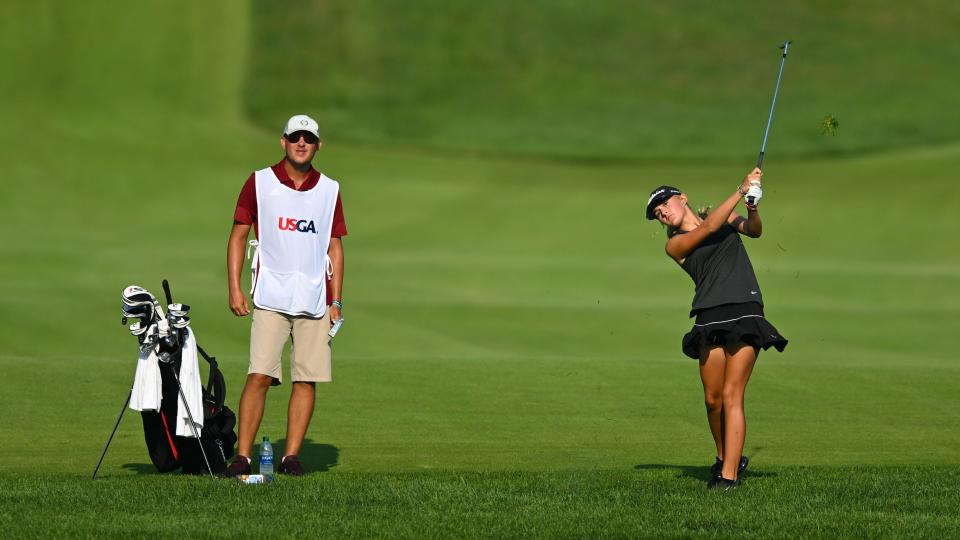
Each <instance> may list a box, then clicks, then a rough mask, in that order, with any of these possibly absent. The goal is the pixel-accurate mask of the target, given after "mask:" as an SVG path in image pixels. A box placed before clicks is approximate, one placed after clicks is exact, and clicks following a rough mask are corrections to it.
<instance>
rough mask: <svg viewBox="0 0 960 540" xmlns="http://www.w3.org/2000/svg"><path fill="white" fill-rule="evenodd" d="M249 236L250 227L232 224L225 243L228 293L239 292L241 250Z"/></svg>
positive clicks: (241, 264) (241, 265)
mask: <svg viewBox="0 0 960 540" xmlns="http://www.w3.org/2000/svg"><path fill="white" fill-rule="evenodd" d="M249 236H250V225H244V224H243V223H234V224H233V229H231V230H230V239H229V240H228V241H227V286H228V287H229V288H230V292H235V291H241V289H240V273H241V269H242V267H243V250H244V248H245V247H246V245H247V237H249Z"/></svg>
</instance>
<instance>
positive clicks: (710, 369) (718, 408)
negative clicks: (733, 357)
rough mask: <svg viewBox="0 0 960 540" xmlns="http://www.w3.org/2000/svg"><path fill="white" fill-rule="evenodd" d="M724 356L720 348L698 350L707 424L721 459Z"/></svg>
mask: <svg viewBox="0 0 960 540" xmlns="http://www.w3.org/2000/svg"><path fill="white" fill-rule="evenodd" d="M725 365H726V356H725V355H724V353H723V348H722V347H713V348H711V349H701V350H700V381H701V382H703V401H704V404H705V405H706V407H707V423H708V424H710V434H711V435H713V442H714V443H715V444H716V445H717V457H718V458H720V459H723V372H724V366H725Z"/></svg>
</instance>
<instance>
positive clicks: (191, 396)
mask: <svg viewBox="0 0 960 540" xmlns="http://www.w3.org/2000/svg"><path fill="white" fill-rule="evenodd" d="M197 358H198V356H197V338H196V337H195V336H194V335H193V329H191V328H189V327H187V338H186V339H185V340H184V342H183V349H182V352H181V356H180V375H179V377H180V388H181V389H183V397H184V399H185V400H186V402H187V404H188V405H189V406H190V415H193V420H194V422H193V425H194V427H196V428H197V433H199V432H200V430H201V429H203V385H202V384H201V383H200V366H199V365H198V364H197ZM158 378H159V377H158ZM183 401H184V400H178V403H179V405H178V407H177V429H176V433H177V435H179V436H181V437H193V429H191V428H190V415H188V414H187V411H186V409H184V408H183Z"/></svg>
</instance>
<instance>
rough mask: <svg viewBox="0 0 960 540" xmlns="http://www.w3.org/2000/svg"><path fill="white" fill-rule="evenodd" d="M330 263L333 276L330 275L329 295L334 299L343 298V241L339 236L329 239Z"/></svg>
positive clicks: (328, 252)
mask: <svg viewBox="0 0 960 540" xmlns="http://www.w3.org/2000/svg"><path fill="white" fill-rule="evenodd" d="M327 255H329V256H330V263H331V264H332V265H333V276H331V277H330V295H331V298H333V299H334V300H343V242H341V241H340V239H339V238H337V237H333V238H331V239H330V247H328V248H327Z"/></svg>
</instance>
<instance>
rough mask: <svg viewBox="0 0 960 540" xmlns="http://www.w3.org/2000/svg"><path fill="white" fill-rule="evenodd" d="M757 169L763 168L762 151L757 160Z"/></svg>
mask: <svg viewBox="0 0 960 540" xmlns="http://www.w3.org/2000/svg"><path fill="white" fill-rule="evenodd" d="M757 168H758V169H762V168H763V150H761V151H760V156H759V157H758V158H757Z"/></svg>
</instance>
